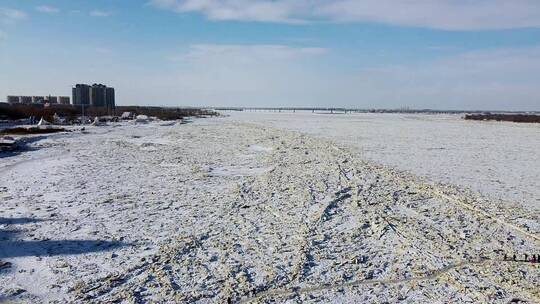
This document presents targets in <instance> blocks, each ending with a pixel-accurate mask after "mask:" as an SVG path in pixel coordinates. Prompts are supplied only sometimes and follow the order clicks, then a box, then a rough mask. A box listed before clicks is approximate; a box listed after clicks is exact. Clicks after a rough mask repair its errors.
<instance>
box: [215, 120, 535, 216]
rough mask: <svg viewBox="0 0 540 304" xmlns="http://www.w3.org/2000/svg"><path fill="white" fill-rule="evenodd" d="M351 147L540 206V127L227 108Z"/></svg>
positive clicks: (435, 178)
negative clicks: (239, 110) (249, 110)
mask: <svg viewBox="0 0 540 304" xmlns="http://www.w3.org/2000/svg"><path fill="white" fill-rule="evenodd" d="M224 114H226V115H230V116H231V117H230V119H233V120H236V121H243V122H252V123H257V124H261V125H266V126H274V127H278V128H283V129H291V130H297V131H301V132H305V133H308V134H312V135H315V136H319V137H322V138H330V139H333V140H336V141H338V142H341V143H344V144H347V145H348V146H352V147H355V148H357V149H358V150H359V152H360V154H361V156H362V157H363V158H366V159H369V160H372V161H375V162H377V163H379V164H383V165H387V166H390V167H394V168H398V169H400V170H405V171H408V172H411V173H413V174H415V175H418V176H424V177H426V178H427V179H428V180H433V181H437V182H442V183H449V184H453V185H459V186H463V187H467V188H470V189H472V190H474V191H479V192H481V193H482V194H484V195H488V196H490V197H491V198H493V199H502V200H508V201H513V202H519V203H522V204H523V205H525V206H528V207H536V208H540V125H539V124H518V123H509V122H479V121H465V120H463V119H462V118H461V115H425V114H419V115H412V114H335V115H329V114H317V113H315V114H312V113H311V112H296V113H291V112H282V113H278V112H226V113H224Z"/></svg>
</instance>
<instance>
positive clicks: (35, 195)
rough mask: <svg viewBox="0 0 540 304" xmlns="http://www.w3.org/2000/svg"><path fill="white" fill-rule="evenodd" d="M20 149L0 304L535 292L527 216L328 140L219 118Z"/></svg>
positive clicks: (531, 295) (508, 296) (1, 213)
mask: <svg viewBox="0 0 540 304" xmlns="http://www.w3.org/2000/svg"><path fill="white" fill-rule="evenodd" d="M235 120H236V121H235ZM242 120H244V118H242ZM451 121H452V120H451ZM330 137H331V136H330ZM372 141H373V140H372ZM435 146H438V144H437V145H435ZM31 148H32V149H30V150H29V151H26V152H24V153H21V154H19V155H9V156H5V157H2V158H0V202H1V208H0V265H3V266H0V302H2V301H16V302H22V303H25V302H27V303H42V302H51V303H65V302H75V303H87V302H107V303H109V302H125V303H145V302H149V303H173V302H178V303H226V302H228V301H230V302H232V303H298V302H306V303H385V302H388V303H396V302H403V303H448V302H452V303H463V302H468V303H507V302H508V301H510V300H512V299H521V300H526V301H529V302H532V303H537V302H539V300H540V289H539V288H538V286H539V284H540V267H539V266H540V264H533V263H530V262H525V261H521V260H523V254H524V253H529V254H532V253H534V252H535V251H538V248H539V241H540V227H539V225H538V223H539V222H540V214H539V213H538V212H536V211H534V210H531V209H530V208H524V207H523V206H522V205H521V204H520V203H518V202H515V201H513V200H509V201H499V200H494V199H491V198H490V197H487V196H482V195H479V194H478V193H477V192H475V191H468V190H464V189H462V188H458V187H453V186H445V185H441V184H436V183H432V182H430V181H429V180H426V179H425V178H418V177H416V176H415V175H412V174H409V173H407V172H403V171H399V170H393V169H391V168H389V167H388V166H382V165H378V164H376V163H373V162H371V161H366V159H365V158H364V154H363V153H358V152H359V151H358V149H357V148H355V147H352V146H350V145H349V144H348V143H346V142H342V141H340V140H339V137H336V138H334V139H333V140H329V139H324V138H318V137H317V136H315V137H313V136H311V135H307V134H304V133H300V132H293V131H290V130H280V129H276V128H274V127H271V126H270V124H267V123H266V122H262V123H260V124H249V123H245V122H238V117H236V118H233V117H229V118H213V119H202V120H196V121H195V122H194V123H192V124H184V125H180V124H175V125H163V124H160V123H159V122H149V123H148V124H113V125H110V126H103V127H87V130H86V131H85V132H83V133H81V132H78V131H77V132H73V133H69V134H54V135H50V136H48V137H43V138H41V137H40V138H36V139H35V141H34V142H33V143H32V144H31ZM383 151H384V149H383ZM382 153H384V152H382ZM386 153H390V152H388V151H387V152H386ZM518 186H519V185H518ZM518 188H519V187H518ZM519 189H521V188H519ZM537 253H539V252H537ZM504 254H507V255H508V256H509V257H510V256H512V255H513V254H516V255H518V256H517V259H518V260H517V261H514V260H512V259H510V260H509V259H506V260H505V259H504Z"/></svg>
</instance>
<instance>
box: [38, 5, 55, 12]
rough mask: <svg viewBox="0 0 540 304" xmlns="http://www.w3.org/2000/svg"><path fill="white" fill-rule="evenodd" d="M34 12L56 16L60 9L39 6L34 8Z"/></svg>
mask: <svg viewBox="0 0 540 304" xmlns="http://www.w3.org/2000/svg"><path fill="white" fill-rule="evenodd" d="M36 10H37V11H38V12H41V13H46V14H56V13H59V12H60V9H59V8H57V7H54V6H48V5H40V6H36Z"/></svg>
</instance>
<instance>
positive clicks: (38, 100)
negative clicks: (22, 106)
mask: <svg viewBox="0 0 540 304" xmlns="http://www.w3.org/2000/svg"><path fill="white" fill-rule="evenodd" d="M44 101H45V96H32V103H43V102H44Z"/></svg>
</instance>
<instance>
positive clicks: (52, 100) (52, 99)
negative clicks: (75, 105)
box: [7, 95, 71, 105]
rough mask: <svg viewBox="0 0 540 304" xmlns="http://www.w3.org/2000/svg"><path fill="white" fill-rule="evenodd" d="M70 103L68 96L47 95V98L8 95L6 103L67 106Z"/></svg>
mask: <svg viewBox="0 0 540 304" xmlns="http://www.w3.org/2000/svg"><path fill="white" fill-rule="evenodd" d="M70 101H71V98H70V97H69V96H56V95H54V96H53V95H48V96H17V95H8V96H7V102H8V103H10V104H19V103H23V104H31V103H36V104H45V103H49V104H63V105H68V104H69V103H70Z"/></svg>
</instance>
